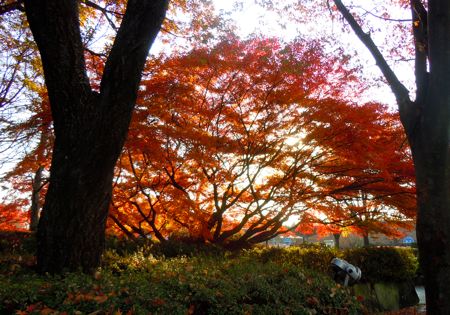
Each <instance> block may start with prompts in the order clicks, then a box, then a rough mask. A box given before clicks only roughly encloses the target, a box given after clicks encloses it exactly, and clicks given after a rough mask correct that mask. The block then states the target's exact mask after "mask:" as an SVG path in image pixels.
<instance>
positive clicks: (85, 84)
mask: <svg viewBox="0 0 450 315" xmlns="http://www.w3.org/2000/svg"><path fill="white" fill-rule="evenodd" d="M24 2H25V11H26V14H27V18H28V22H29V24H30V28H31V31H32V32H33V36H34V39H35V41H36V43H37V45H38V48H39V52H40V54H41V59H42V64H43V67H44V74H45V83H46V85H47V89H48V93H49V98H50V103H51V106H52V113H53V118H54V121H55V132H56V133H57V134H58V131H59V129H60V128H59V127H60V126H65V128H70V127H68V125H70V123H68V121H69V119H71V114H70V113H73V112H77V111H80V110H83V109H86V106H87V105H88V103H89V102H88V101H87V100H88V98H89V97H90V95H91V89H90V85H89V79H88V77H87V73H86V66H85V61H84V48H83V44H82V41H81V34H80V27H79V12H78V1H75V0H47V1H45V0H25V1H24Z"/></svg>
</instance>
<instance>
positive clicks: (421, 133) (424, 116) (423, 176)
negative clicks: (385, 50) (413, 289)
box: [334, 0, 450, 315]
mask: <svg viewBox="0 0 450 315" xmlns="http://www.w3.org/2000/svg"><path fill="white" fill-rule="evenodd" d="M334 2H335V4H336V6H337V7H338V9H339V11H340V12H341V13H342V15H343V16H344V18H345V19H346V20H347V22H348V23H349V24H350V26H351V27H352V28H353V30H354V31H355V33H356V35H357V36H358V37H359V39H360V40H361V41H362V42H363V43H364V44H365V46H366V47H367V48H368V49H369V51H370V52H371V53H372V55H373V56H374V58H375V60H376V62H377V65H378V66H379V68H380V69H381V71H382V72H383V74H384V76H385V78H386V81H387V82H388V84H389V85H390V87H391V89H392V91H393V93H394V94H395V96H396V99H397V103H398V107H399V112H400V118H401V121H402V124H403V126H404V128H405V131H406V134H407V136H408V140H409V143H410V145H411V151H412V155H413V159H414V166H415V172H416V188H417V202H418V212H417V241H418V246H419V259H420V264H421V267H422V270H423V272H424V275H425V292H426V304H427V313H428V314H433V315H448V314H450V298H449V297H450V1H448V0H429V1H428V12H427V10H426V6H425V5H424V4H423V3H422V1H421V0H410V4H411V9H412V18H413V23H412V28H413V35H414V42H415V54H416V55H415V77H416V100H415V101H411V100H410V98H409V95H408V90H407V89H406V88H405V87H404V86H403V85H402V84H401V83H400V81H399V80H398V79H397V77H396V76H395V74H394V73H393V72H392V70H391V69H390V67H389V66H388V64H387V63H386V61H385V59H384V57H383V56H382V55H381V53H380V52H379V50H378V48H377V47H376V45H375V44H374V43H373V41H372V39H371V38H370V35H369V34H366V33H364V32H363V31H362V29H361V27H360V26H359V25H358V23H357V22H356V20H355V19H354V18H353V17H352V15H351V14H350V13H349V11H348V10H347V8H346V7H345V6H344V5H343V4H342V2H341V1H340V0H334ZM427 66H428V67H427ZM428 69H429V71H428Z"/></svg>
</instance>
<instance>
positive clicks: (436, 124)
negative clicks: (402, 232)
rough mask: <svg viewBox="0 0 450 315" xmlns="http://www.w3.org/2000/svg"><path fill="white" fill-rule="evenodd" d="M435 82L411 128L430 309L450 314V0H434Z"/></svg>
mask: <svg viewBox="0 0 450 315" xmlns="http://www.w3.org/2000/svg"><path fill="white" fill-rule="evenodd" d="M428 45H429V59H430V73H429V83H428V85H427V93H425V96H424V104H422V106H421V116H420V119H419V120H418V121H417V124H416V127H415V129H414V130H412V131H411V132H410V134H409V140H410V144H411V149H412V153H413V158H414V165H415V168H416V183H417V198H418V200H417V201H418V215H417V241H418V246H419V258H420V264H421V267H422V269H423V272H424V275H425V288H426V303H427V313H428V314H433V315H434V314H450V299H449V298H450V3H449V2H448V1H429V12H428Z"/></svg>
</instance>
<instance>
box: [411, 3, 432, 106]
mask: <svg viewBox="0 0 450 315" xmlns="http://www.w3.org/2000/svg"><path fill="white" fill-rule="evenodd" d="M411 11H412V18H413V24H412V28H413V35H414V46H415V75H416V89H417V92H416V101H417V102H419V103H422V102H423V101H424V98H425V95H426V90H427V86H428V72H427V58H428V35H427V28H428V22H427V10H426V9H425V7H424V6H423V4H422V1H421V0H411Z"/></svg>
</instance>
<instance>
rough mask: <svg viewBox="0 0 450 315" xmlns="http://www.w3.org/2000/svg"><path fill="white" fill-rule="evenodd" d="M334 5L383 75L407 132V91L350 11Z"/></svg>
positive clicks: (338, 2) (337, 1)
mask: <svg viewBox="0 0 450 315" xmlns="http://www.w3.org/2000/svg"><path fill="white" fill-rule="evenodd" d="M334 3H335V4H336V7H337V8H338V10H339V12H341V14H342V16H343V17H344V19H345V20H346V21H347V22H348V24H349V25H350V27H351V28H352V29H353V31H354V32H355V34H356V36H358V38H359V40H361V42H362V43H363V44H364V45H365V46H366V47H367V49H368V50H369V51H370V53H371V54H372V56H373V57H374V59H375V61H376V63H377V66H378V68H379V69H380V70H381V72H382V73H383V75H384V77H385V79H386V81H387V82H388V84H389V86H390V88H391V90H392V92H393V93H394V95H395V98H396V100H397V104H398V106H399V111H400V116H401V118H402V123H403V124H404V126H405V129H406V130H407V131H408V130H410V128H411V124H412V123H413V122H412V120H411V116H412V115H413V112H412V109H413V108H412V105H413V102H411V100H410V98H409V92H408V89H407V88H406V87H405V86H404V85H403V84H402V83H401V82H400V80H399V79H398V78H397V76H396V75H395V73H394V71H392V69H391V67H389V65H388V63H387V62H386V59H385V58H384V57H383V55H382V54H381V52H380V50H379V49H378V47H377V46H376V45H375V43H374V42H373V40H372V38H371V37H370V35H369V34H367V33H365V32H364V31H363V30H362V28H361V26H360V25H359V24H358V22H357V21H356V20H355V18H354V17H353V15H352V14H351V13H350V11H349V10H348V9H347V8H346V7H345V5H344V4H343V3H342V1H341V0H334Z"/></svg>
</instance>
